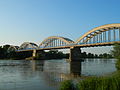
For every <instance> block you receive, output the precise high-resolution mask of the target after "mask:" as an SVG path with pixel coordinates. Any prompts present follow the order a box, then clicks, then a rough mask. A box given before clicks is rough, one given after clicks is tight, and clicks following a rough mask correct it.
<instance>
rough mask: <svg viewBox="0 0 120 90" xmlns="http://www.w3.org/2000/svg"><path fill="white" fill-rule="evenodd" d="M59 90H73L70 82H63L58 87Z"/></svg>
mask: <svg viewBox="0 0 120 90" xmlns="http://www.w3.org/2000/svg"><path fill="white" fill-rule="evenodd" d="M60 90H74V89H73V84H72V81H71V80H66V81H63V82H62V83H61V85H60Z"/></svg>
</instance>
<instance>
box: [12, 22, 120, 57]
mask: <svg viewBox="0 0 120 90" xmlns="http://www.w3.org/2000/svg"><path fill="white" fill-rule="evenodd" d="M114 43H120V23H114V24H106V25H102V26H99V27H96V28H93V29H92V30H90V31H88V32H87V33H85V34H84V35H83V36H81V37H80V38H79V39H78V40H76V41H73V40H71V39H69V38H65V37H59V36H51V37H48V38H46V39H45V40H43V41H42V42H41V43H40V44H39V45H37V44H35V43H31V42H24V43H23V44H22V45H21V46H20V47H19V48H16V47H14V49H15V50H16V52H23V51H33V56H35V55H36V52H37V51H41V50H51V49H65V48H70V58H76V57H77V58H80V57H79V56H80V55H79V52H80V48H83V47H95V46H109V45H113V44H114ZM12 47H13V46H12Z"/></svg>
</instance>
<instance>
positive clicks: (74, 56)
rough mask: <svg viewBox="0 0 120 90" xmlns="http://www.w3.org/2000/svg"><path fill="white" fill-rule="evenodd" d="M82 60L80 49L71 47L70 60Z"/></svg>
mask: <svg viewBox="0 0 120 90" xmlns="http://www.w3.org/2000/svg"><path fill="white" fill-rule="evenodd" d="M80 58H81V50H80V48H79V47H70V55H69V59H70V60H80Z"/></svg>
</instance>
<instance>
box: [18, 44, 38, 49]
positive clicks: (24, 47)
mask: <svg viewBox="0 0 120 90" xmlns="http://www.w3.org/2000/svg"><path fill="white" fill-rule="evenodd" d="M37 48H38V45H37V44H35V43H32V42H24V43H23V44H21V45H20V47H19V49H18V50H30V49H37Z"/></svg>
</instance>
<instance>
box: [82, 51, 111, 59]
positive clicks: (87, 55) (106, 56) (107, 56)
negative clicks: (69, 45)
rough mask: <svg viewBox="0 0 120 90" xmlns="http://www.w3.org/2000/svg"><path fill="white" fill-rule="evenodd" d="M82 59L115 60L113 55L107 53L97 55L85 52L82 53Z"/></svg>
mask: <svg viewBox="0 0 120 90" xmlns="http://www.w3.org/2000/svg"><path fill="white" fill-rule="evenodd" d="M81 57H82V58H113V55H111V54H107V53H103V54H99V55H97V54H92V53H86V52H83V53H81Z"/></svg>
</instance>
